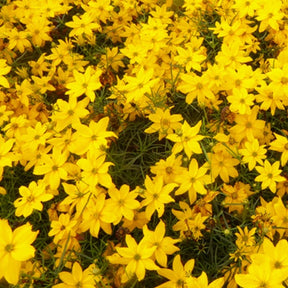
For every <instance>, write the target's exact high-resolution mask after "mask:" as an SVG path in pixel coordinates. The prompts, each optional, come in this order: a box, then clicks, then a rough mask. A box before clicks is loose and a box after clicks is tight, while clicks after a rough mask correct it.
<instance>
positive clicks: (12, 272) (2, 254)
mask: <svg viewBox="0 0 288 288" xmlns="http://www.w3.org/2000/svg"><path fill="white" fill-rule="evenodd" d="M37 234H38V231H37V232H33V231H32V226H31V225H30V224H29V223H27V224H25V225H22V226H19V227H17V228H16V229H15V230H14V231H12V229H11V227H10V226H9V223H8V221H7V220H2V219H0V235H1V237H0V278H1V277H3V276H4V278H5V279H6V280H7V282H8V283H11V284H13V285H16V284H17V282H18V279H19V272H20V269H21V263H22V262H23V261H26V260H29V259H30V258H32V257H34V254H35V248H34V247H33V246H32V245H31V244H32V242H34V240H35V239H36V237H37Z"/></svg>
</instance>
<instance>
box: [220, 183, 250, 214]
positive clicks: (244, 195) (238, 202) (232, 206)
mask: <svg viewBox="0 0 288 288" xmlns="http://www.w3.org/2000/svg"><path fill="white" fill-rule="evenodd" d="M221 190H222V192H223V194H224V195H225V196H226V197H225V199H224V201H223V202H222V205H223V206H228V207H229V212H232V211H238V212H239V213H242V211H243V208H244V204H245V203H247V199H248V197H249V196H250V193H251V192H250V185H249V184H243V183H242V182H236V183H235V185H234V186H231V185H227V184H224V185H223V187H222V189H221Z"/></svg>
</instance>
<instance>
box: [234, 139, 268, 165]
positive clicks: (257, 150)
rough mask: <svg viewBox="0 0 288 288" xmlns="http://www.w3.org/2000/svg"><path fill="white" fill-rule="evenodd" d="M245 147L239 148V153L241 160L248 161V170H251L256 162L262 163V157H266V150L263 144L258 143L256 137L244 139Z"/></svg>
mask: <svg viewBox="0 0 288 288" xmlns="http://www.w3.org/2000/svg"><path fill="white" fill-rule="evenodd" d="M244 146H245V148H243V149H239V152H240V154H241V155H242V156H243V158H242V161H243V162H244V163H248V168H249V170H250V171H251V170H253V169H254V167H255V166H256V163H258V164H260V165H263V159H266V152H267V150H266V149H265V148H264V147H265V145H259V141H258V140H257V139H253V140H252V141H251V142H250V141H246V142H245V144H244Z"/></svg>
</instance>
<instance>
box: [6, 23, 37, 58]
mask: <svg viewBox="0 0 288 288" xmlns="http://www.w3.org/2000/svg"><path fill="white" fill-rule="evenodd" d="M7 38H8V39H9V44H8V49H11V50H12V49H14V48H15V47H16V48H17V50H19V51H20V53H24V51H25V49H27V50H30V51H31V49H29V48H31V43H30V41H29V40H28V33H27V31H18V30H17V29H15V28H14V29H10V30H9V33H8V32H7Z"/></svg>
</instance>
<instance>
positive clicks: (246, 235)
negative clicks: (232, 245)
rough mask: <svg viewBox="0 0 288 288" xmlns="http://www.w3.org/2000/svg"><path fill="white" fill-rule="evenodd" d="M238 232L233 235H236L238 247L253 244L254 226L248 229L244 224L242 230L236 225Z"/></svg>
mask: <svg viewBox="0 0 288 288" xmlns="http://www.w3.org/2000/svg"><path fill="white" fill-rule="evenodd" d="M237 229H238V232H237V233H235V236H236V237H237V240H236V245H237V247H238V248H239V249H241V248H242V247H249V246H254V245H255V243H256V242H255V232H256V228H255V227H254V228H252V229H251V230H248V227H247V226H245V227H244V230H243V229H242V228H241V227H240V226H237Z"/></svg>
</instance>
